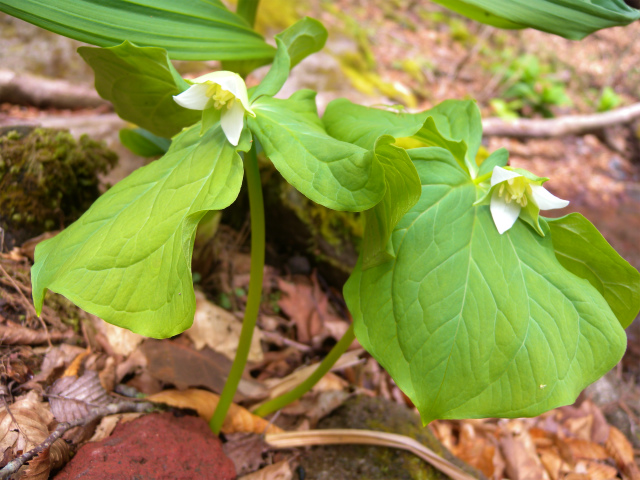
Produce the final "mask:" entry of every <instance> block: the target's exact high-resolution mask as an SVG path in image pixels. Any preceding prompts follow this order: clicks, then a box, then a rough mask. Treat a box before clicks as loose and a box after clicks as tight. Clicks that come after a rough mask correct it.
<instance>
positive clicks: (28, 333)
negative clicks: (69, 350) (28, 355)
mask: <svg viewBox="0 0 640 480" xmlns="http://www.w3.org/2000/svg"><path fill="white" fill-rule="evenodd" d="M5 323H6V325H0V343H1V344H3V345H40V344H43V343H47V342H49V340H51V341H52V342H59V341H60V340H64V339H67V338H71V337H73V335H74V333H73V330H67V331H66V332H59V331H57V330H52V331H49V332H48V333H47V332H45V331H44V330H32V329H30V328H27V327H23V326H22V325H19V324H17V323H15V322H12V321H11V320H7V321H6V322H5Z"/></svg>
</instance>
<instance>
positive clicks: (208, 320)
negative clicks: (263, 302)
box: [185, 291, 264, 363]
mask: <svg viewBox="0 0 640 480" xmlns="http://www.w3.org/2000/svg"><path fill="white" fill-rule="evenodd" d="M241 330H242V322H241V321H240V320H238V318H236V316H235V315H233V314H232V313H230V312H228V311H227V310H225V309H224V308H221V307H219V306H217V305H215V304H213V303H211V302H210V301H208V300H207V298H206V297H205V295H204V293H202V292H199V291H196V313H195V316H194V318H193V325H192V326H191V328H189V329H188V330H186V331H185V333H186V334H187V336H188V337H189V338H190V339H191V341H192V342H193V344H194V346H195V347H196V350H202V349H203V348H204V347H205V346H208V347H209V348H211V349H213V350H215V351H216V352H218V353H222V354H223V355H225V356H226V357H227V358H229V359H231V360H233V359H234V358H235V356H236V351H237V350H238V341H239V339H240V331H241ZM261 340H262V332H260V329H259V328H257V327H256V328H255V329H254V330H253V338H252V340H251V348H250V350H249V361H250V362H254V363H259V362H262V360H263V359H264V355H263V353H262V346H261V344H260V341H261Z"/></svg>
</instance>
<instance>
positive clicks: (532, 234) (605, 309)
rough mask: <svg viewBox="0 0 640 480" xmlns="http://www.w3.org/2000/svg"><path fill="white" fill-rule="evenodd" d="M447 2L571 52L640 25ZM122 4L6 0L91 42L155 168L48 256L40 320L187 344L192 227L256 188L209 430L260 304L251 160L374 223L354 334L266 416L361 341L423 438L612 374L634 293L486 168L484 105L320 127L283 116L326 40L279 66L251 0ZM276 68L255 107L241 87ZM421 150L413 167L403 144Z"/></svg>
mask: <svg viewBox="0 0 640 480" xmlns="http://www.w3.org/2000/svg"><path fill="white" fill-rule="evenodd" d="M439 3H442V4H444V5H447V6H451V8H454V9H456V10H457V11H459V12H461V13H464V14H465V15H467V16H469V17H471V18H475V19H479V20H482V21H486V22H488V23H491V24H493V25H496V26H498V27H502V28H524V27H533V28H538V29H541V30H544V31H547V32H551V33H554V34H560V35H563V36H566V37H568V38H581V37H583V36H585V35H587V34H588V33H591V32H592V31H594V30H596V29H598V28H604V27H608V26H612V25H618V24H626V23H629V22H631V21H633V20H636V19H638V18H639V17H640V15H639V14H640V12H639V11H638V10H635V9H632V8H630V7H628V6H627V5H626V4H625V3H623V2H622V1H620V0H601V1H599V2H597V5H596V4H595V3H593V2H590V1H587V0H563V1H559V0H556V1H552V0H527V1H526V2H525V1H520V0H509V1H506V0H505V1H493V0H492V1H491V2H488V1H486V2H485V1H480V0H478V1H475V0H468V1H464V2H461V1H459V0H456V1H455V2H448V1H445V0H442V1H440V2H439ZM449 4H451V5H449ZM514 4H517V5H518V8H515V7H514ZM132 5H133V4H132V3H130V2H125V1H121V0H120V1H119V0H108V1H104V2H94V1H92V0H0V10H3V11H5V12H7V13H10V14H13V15H16V16H18V17H20V18H24V19H25V20H27V21H31V22H33V23H35V24H37V25H40V26H43V27H45V28H49V29H51V30H53V31H56V32H58V33H61V34H64V35H68V36H71V37H73V38H77V39H79V40H83V41H85V42H89V43H93V44H95V45H97V46H98V48H94V47H81V48H80V49H79V53H80V55H81V56H82V57H83V58H84V59H85V60H86V61H87V62H88V63H89V65H90V66H91V67H92V68H93V70H94V72H95V76H96V88H97V90H98V92H99V94H100V95H101V96H102V97H104V98H105V99H107V100H110V101H111V102H112V103H113V106H114V108H115V110H116V112H117V113H118V114H119V115H120V116H121V117H122V118H123V119H125V120H127V121H129V122H131V123H134V124H136V125H138V126H139V127H140V128H138V129H136V130H125V131H123V132H121V138H122V139H123V141H124V142H125V144H127V145H129V146H131V148H134V149H135V150H136V151H138V152H141V153H146V154H148V155H149V156H152V155H156V154H160V155H162V156H161V158H159V159H158V160H155V161H153V162H151V163H150V164H149V165H147V166H145V167H143V168H140V169H139V170H137V171H135V172H134V173H133V174H131V175H130V176H129V177H127V178H126V179H124V180H122V181H121V182H119V183H118V184H117V185H115V186H114V187H112V188H111V189H109V190H108V191H107V192H106V193H105V194H104V195H102V197H100V198H99V199H98V201H96V202H95V204H94V205H93V206H92V207H91V208H90V209H89V210H88V211H87V212H86V213H85V214H84V215H83V216H82V217H81V218H80V219H79V220H78V221H76V222H75V223H73V224H72V225H70V226H69V227H68V228H67V229H66V230H64V231H63V232H62V233H60V234H59V235H57V236H56V237H54V238H51V239H49V240H46V241H44V242H42V243H40V244H39V245H38V247H37V249H36V252H35V264H34V266H33V269H32V281H33V299H34V302H35V306H36V309H37V310H38V311H40V310H41V308H42V305H43V300H44V295H45V292H46V291H47V290H51V291H53V292H56V293H59V294H62V295H64V296H65V297H67V298H69V299H70V300H71V301H73V302H75V303H76V304H77V305H79V306H81V307H82V308H83V309H85V310H87V311H89V312H91V313H93V314H95V315H98V316H99V317H101V318H103V319H104V320H105V321H107V322H110V323H112V324H115V325H118V326H121V327H123V328H128V329H130V330H132V331H134V332H138V333H141V334H143V335H148V336H152V337H157V338H166V337H170V336H173V335H177V334H179V333H180V332H182V331H184V330H185V329H186V328H188V327H189V326H190V325H191V323H192V321H193V316H194V311H195V298H194V290H193V282H192V275H191V255H192V250H193V244H194V236H195V232H196V228H197V226H198V223H199V222H200V221H201V220H202V218H203V217H204V216H205V214H206V213H207V212H209V211H211V210H220V209H224V208H226V207H227V206H229V205H230V204H231V203H232V202H233V201H234V200H235V199H236V198H237V196H238V193H239V191H240V187H241V185H242V183H243V177H244V178H246V184H247V187H248V194H249V201H250V214H251V235H252V238H251V248H252V251H251V280H250V285H249V293H248V299H247V305H246V310H245V317H244V321H243V329H242V334H241V338H240V343H239V345H238V350H237V356H236V359H235V361H234V363H233V366H232V369H231V372H230V374H229V377H228V381H227V384H226V385H225V387H224V390H223V392H222V394H221V399H220V402H219V405H218V407H217V409H216V411H215V414H214V415H213V418H212V419H211V428H212V429H213V430H214V431H216V432H217V431H219V430H220V427H221V425H222V422H223V420H224V418H225V415H226V412H227V409H228V407H229V405H230V403H231V401H232V398H233V396H234V393H235V391H236V388H237V385H238V382H239V380H240V376H241V374H242V372H243V370H244V367H245V363H246V359H247V355H248V350H249V345H250V343H251V335H252V332H253V329H254V325H255V322H256V318H257V315H258V309H259V305H260V298H261V291H262V272H263V268H264V248H265V241H264V207H263V202H262V184H261V180H260V172H259V170H258V163H257V155H258V154H260V155H263V156H264V157H265V158H266V159H268V160H269V161H270V162H272V164H273V165H274V166H275V168H276V169H277V170H278V171H279V172H280V174H281V175H282V177H283V178H284V179H285V180H286V181H287V182H289V183H290V184H291V185H293V186H294V187H295V188H296V189H298V190H299V191H300V192H301V193H302V194H304V195H305V196H307V197H308V198H309V199H311V200H312V201H314V202H316V203H318V204H320V205H323V206H325V207H327V208H330V209H334V210H340V211H349V212H363V216H364V219H365V231H364V236H363V242H362V247H361V252H360V258H359V260H358V263H357V265H356V267H355V269H354V271H353V273H352V275H351V277H350V278H349V280H348V281H347V283H346V285H345V287H344V296H345V300H346V302H347V305H348V308H349V311H350V312H351V314H352V316H353V324H352V326H351V327H350V328H349V330H348V331H347V333H346V334H345V335H344V337H343V338H342V339H341V340H340V341H339V342H338V343H337V344H336V346H335V347H334V348H333V350H332V351H331V352H330V354H329V355H328V356H327V357H326V358H325V360H323V362H322V363H321V364H320V366H319V368H318V369H317V370H316V371H315V372H314V373H313V374H312V375H311V376H310V377H309V378H307V379H306V380H305V381H304V382H303V383H302V384H301V385H299V386H298V387H296V388H295V389H294V390H292V391H291V392H288V393H286V394H284V395H283V396H281V397H278V398H275V399H272V400H270V401H268V402H267V403H265V404H263V405H262V406H261V407H259V408H258V409H257V410H256V413H258V414H260V415H266V414H269V413H271V412H273V411H275V410H277V409H279V408H281V407H282V406H284V405H286V404H287V403H288V402H291V401H292V400H295V399H296V398H298V397H299V396H300V395H302V394H303V393H304V392H305V391H307V390H309V389H310V388H311V387H312V386H313V384H314V383H315V382H316V381H318V379H319V378H320V377H321V376H322V375H323V374H324V373H325V372H327V371H328V370H329V368H330V367H331V365H332V364H333V363H334V362H335V361H336V360H337V358H339V357H340V355H341V354H342V353H343V352H344V351H345V350H346V349H347V347H348V346H349V345H350V344H351V343H352V341H353V339H354V338H357V339H358V340H359V342H360V343H361V344H362V346H363V347H364V348H365V349H366V350H367V351H368V352H369V353H370V354H371V355H372V356H373V357H375V358H376V359H377V360H378V362H379V363H380V364H381V365H382V366H383V367H384V368H385V369H386V370H387V371H388V372H389V373H390V375H391V376H392V377H393V379H394V380H395V382H396V383H397V385H398V386H399V387H400V388H401V389H402V390H403V391H404V392H405V393H406V395H407V396H408V397H409V398H410V399H411V400H412V401H413V403H414V404H415V405H416V407H417V408H418V410H419V411H420V414H421V416H422V419H423V421H424V422H425V423H428V422H430V421H431V420H434V419H439V418H478V417H518V416H532V415H538V414H540V413H542V412H544V411H546V410H549V409H551V408H554V407H557V406H559V405H566V404H569V403H572V402H573V401H574V400H575V399H576V397H577V395H578V394H579V393H580V391H581V390H582V389H583V388H584V387H586V386H587V385H588V384H589V383H591V382H593V381H595V380H596V379H598V378H599V377H600V376H602V375H603V374H605V373H606V372H607V371H609V370H610V369H611V368H612V367H613V366H614V365H615V364H616V363H617V362H618V361H619V360H620V358H621V357H622V355H623V353H624V351H625V347H626V335H625V331H624V329H625V328H626V327H627V326H628V325H629V324H630V323H631V322H632V321H633V319H634V318H635V317H636V315H637V314H638V311H639V310H640V275H639V274H638V272H637V271H636V270H635V269H634V268H633V267H631V265H629V263H627V262H626V261H625V260H624V259H622V258H621V257H620V256H619V255H618V254H617V253H616V252H615V251H614V249H613V248H612V247H611V246H610V245H609V244H608V243H607V242H606V240H605V239H604V238H603V237H602V235H601V234H600V233H599V232H598V230H597V229H596V228H595V227H594V226H593V225H592V224H591V223H590V222H589V221H588V220H587V219H586V218H585V217H583V216H582V215H580V214H578V213H570V214H568V215H565V216H563V217H560V218H546V217H543V216H541V215H540V211H541V210H551V209H558V208H563V207H566V206H567V204H568V202H566V201H565V200H561V199H559V198H557V197H555V196H554V195H552V194H551V193H550V192H549V191H547V190H546V189H545V187H543V183H544V182H546V181H547V178H543V177H537V176H536V175H534V174H532V173H530V172H527V171H525V170H520V169H517V168H512V167H510V166H509V165H508V152H507V151H506V150H504V149H500V150H497V151H496V152H493V153H492V154H491V155H490V156H489V157H487V158H484V156H483V155H480V156H479V155H478V151H479V148H480V145H481V141H482V122H481V118H480V112H479V109H478V107H477V106H476V104H475V103H474V102H473V101H469V100H465V101H459V100H448V101H445V102H443V103H441V104H439V105H436V106H434V107H433V108H431V109H429V110H427V111H424V112H418V113H399V112H398V111H397V110H394V109H391V110H387V109H380V108H368V107H364V106H361V105H357V104H354V103H351V102H350V101H348V100H345V99H338V100H334V101H332V102H331V103H330V104H329V105H328V106H327V108H326V111H325V112H324V114H323V116H322V117H320V116H319V115H318V111H317V109H316V103H315V95H316V93H315V92H313V91H311V90H301V91H298V92H295V93H294V94H292V95H291V96H290V97H289V98H285V99H283V98H277V97H276V94H278V92H279V91H280V89H281V87H282V86H283V84H284V82H285V81H286V79H287V78H288V76H289V74H290V71H291V69H292V68H294V67H295V65H296V64H298V63H299V62H300V61H301V60H302V59H304V58H305V57H306V56H308V55H310V54H313V53H315V52H317V51H319V50H320V49H321V48H322V47H323V45H324V43H325V41H326V38H327V32H326V30H325V29H324V27H323V26H322V24H321V23H319V22H318V21H316V20H313V19H310V18H304V19H302V20H300V21H299V22H297V23H296V24H294V25H292V26H291V27H290V28H288V29H287V30H285V31H283V32H281V33H280V34H278V35H276V36H275V39H274V43H275V47H273V46H272V45H270V44H268V43H266V42H265V41H264V39H263V38H262V37H261V36H260V35H259V34H258V33H256V32H255V31H254V30H253V29H252V24H253V20H254V18H255V12H256V7H257V2H256V1H244V0H241V1H239V3H238V9H237V12H236V13H234V12H231V11H229V10H227V9H226V7H225V6H224V5H223V4H222V3H220V2H219V1H218V0H182V1H181V2H174V1H172V0H157V1H155V2H137V3H136V5H135V6H132ZM170 59H187V60H193V59H197V60H210V59H217V60H220V61H222V65H223V71H219V72H212V73H208V74H207V75H203V76H201V77H198V78H196V79H192V80H184V79H183V78H181V76H180V75H179V74H178V73H177V71H176V70H175V69H174V67H173V65H172V63H171V61H170ZM268 63H271V67H270V69H269V71H268V73H267V74H266V76H265V77H264V79H263V80H262V81H261V82H260V84H259V85H257V86H255V87H252V88H250V89H248V90H247V89H246V86H245V83H244V80H243V78H244V76H245V75H246V74H247V73H248V72H250V71H251V70H253V69H254V68H256V67H257V66H260V65H264V64H268ZM407 139H412V141H411V142H408V141H407ZM409 144H411V145H415V146H417V148H403V147H402V146H401V145H409ZM483 158H484V159H483ZM482 159H483V160H482ZM537 173H549V174H553V172H537Z"/></svg>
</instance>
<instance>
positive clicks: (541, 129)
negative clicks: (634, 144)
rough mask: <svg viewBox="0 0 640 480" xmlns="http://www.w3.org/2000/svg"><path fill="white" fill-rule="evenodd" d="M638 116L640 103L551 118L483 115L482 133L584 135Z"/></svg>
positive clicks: (639, 116)
mask: <svg viewBox="0 0 640 480" xmlns="http://www.w3.org/2000/svg"><path fill="white" fill-rule="evenodd" d="M639 118H640V103H634V104H633V105H629V106H628V107H623V108H618V109H616V110H611V111H609V112H604V113H594V114H591V115H567V116H564V117H558V118H551V119H544V120H543V119H540V120H538V119H528V118H519V119H517V120H512V121H507V120H502V119H501V118H485V119H484V120H483V121H482V128H483V134H484V135H485V136H493V137H515V138H551V137H564V136H567V135H586V134H587V133H595V132H599V131H602V130H603V129H605V128H609V127H612V126H614V125H624V124H628V123H631V122H633V121H635V120H637V119H639Z"/></svg>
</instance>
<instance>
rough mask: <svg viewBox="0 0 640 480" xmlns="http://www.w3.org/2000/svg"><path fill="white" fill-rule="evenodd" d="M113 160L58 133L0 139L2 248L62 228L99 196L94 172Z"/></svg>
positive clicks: (84, 141) (102, 149) (27, 131)
mask: <svg viewBox="0 0 640 480" xmlns="http://www.w3.org/2000/svg"><path fill="white" fill-rule="evenodd" d="M117 160H118V157H117V155H116V154H115V153H114V152H112V151H110V150H108V149H107V148H106V146H105V145H104V144H103V143H101V142H96V141H94V140H91V139H90V138H89V137H88V136H86V135H83V136H82V137H81V138H80V139H79V140H75V139H74V138H73V137H72V136H71V134H70V133H69V132H67V131H63V130H52V129H42V128H36V129H31V128H23V129H18V130H11V131H8V132H6V133H3V134H0V227H1V228H2V229H4V230H5V243H6V244H7V246H8V247H12V246H13V245H15V244H18V243H21V242H22V241H24V240H26V239H28V238H30V237H33V236H36V235H38V234H40V233H42V232H45V231H50V230H54V229H59V228H63V227H65V226H66V225H69V224H70V223H72V222H73V221H75V220H76V219H77V218H78V217H80V215H82V213H84V212H85V211H86V210H87V209H88V208H89V207H90V206H91V204H92V203H93V202H94V201H95V199H96V198H98V196H99V195H100V191H99V183H100V182H99V179H98V174H99V173H106V172H107V171H108V170H109V169H110V168H111V167H113V166H114V165H115V164H116V162H117Z"/></svg>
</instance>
